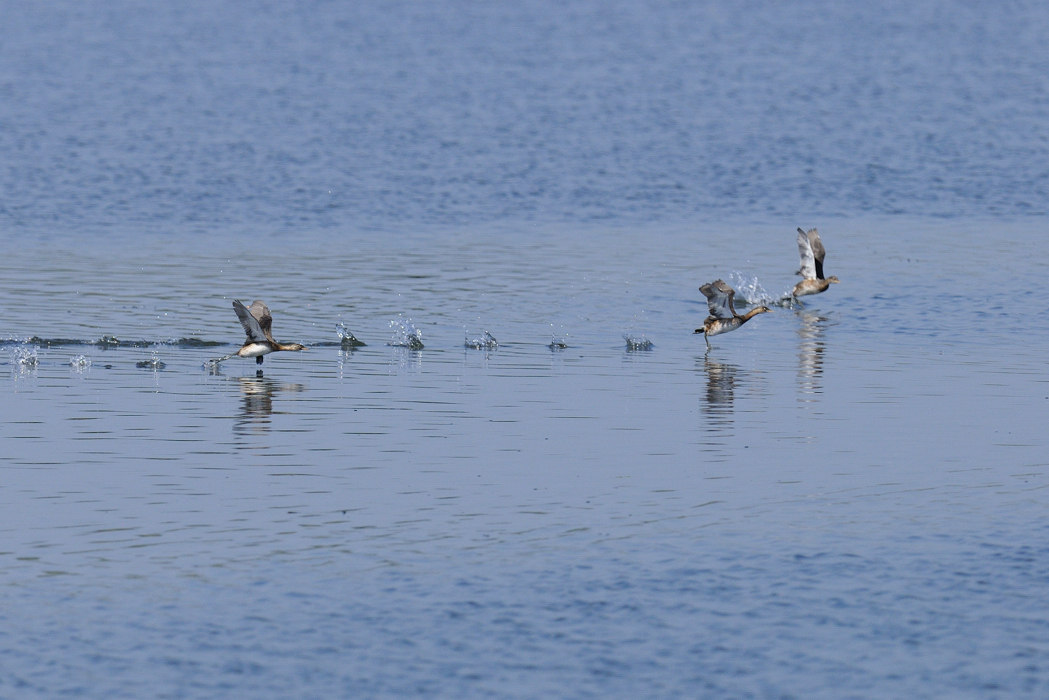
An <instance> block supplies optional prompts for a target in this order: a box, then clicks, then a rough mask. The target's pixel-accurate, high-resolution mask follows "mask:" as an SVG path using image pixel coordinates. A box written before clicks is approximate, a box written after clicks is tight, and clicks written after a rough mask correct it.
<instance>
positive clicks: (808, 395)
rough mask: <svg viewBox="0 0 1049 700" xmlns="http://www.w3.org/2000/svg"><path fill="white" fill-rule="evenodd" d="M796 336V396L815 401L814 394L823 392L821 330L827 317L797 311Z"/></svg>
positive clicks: (823, 346)
mask: <svg viewBox="0 0 1049 700" xmlns="http://www.w3.org/2000/svg"><path fill="white" fill-rule="evenodd" d="M798 320H800V321H801V324H800V325H799V326H798V336H799V337H800V338H801V343H800V344H799V345H798V388H799V389H800V391H801V393H800V395H799V397H798V400H799V402H801V403H815V402H816V400H817V399H816V395H817V394H822V393H823V351H824V349H825V343H824V341H823V332H824V330H826V327H827V318H826V317H824V316H820V315H819V314H817V313H814V312H811V311H799V312H798Z"/></svg>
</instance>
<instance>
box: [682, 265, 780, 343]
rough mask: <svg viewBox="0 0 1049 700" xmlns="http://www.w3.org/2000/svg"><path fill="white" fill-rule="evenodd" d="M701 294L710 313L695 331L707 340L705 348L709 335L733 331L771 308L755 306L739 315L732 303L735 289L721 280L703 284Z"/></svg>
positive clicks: (700, 289) (708, 341)
mask: <svg viewBox="0 0 1049 700" xmlns="http://www.w3.org/2000/svg"><path fill="white" fill-rule="evenodd" d="M699 291H701V292H703V296H705V297H706V298H707V306H708V307H710V315H709V316H707V319H706V320H705V321H703V327H702V328H697V329H696V333H702V334H703V337H704V339H705V340H706V341H707V350H708V351H709V350H710V336H712V335H720V334H722V333H728V332H729V331H734V330H736V329H737V328H739V327H740V326H742V325H743V324H744V323H746V322H747V321H749V320H750V319H752V318H754V317H755V316H757V315H758V314H767V313H769V312H770V311H772V309H770V308H769V307H767V306H755V307H754V308H753V309H751V310H750V311H748V312H747V313H745V314H743V315H742V316H740V315H739V314H737V313H736V307H735V306H733V304H732V299H733V297H735V296H736V290H734V289H733V288H732V287H730V286H728V285H727V284H725V283H724V282H723V281H721V280H717V281H715V282H711V283H710V284H704V285H703V286H702V287H700V288H699Z"/></svg>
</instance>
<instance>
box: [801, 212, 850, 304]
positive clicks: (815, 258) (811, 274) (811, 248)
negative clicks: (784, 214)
mask: <svg viewBox="0 0 1049 700" xmlns="http://www.w3.org/2000/svg"><path fill="white" fill-rule="evenodd" d="M798 252H799V253H800V254H801V269H799V270H798V272H797V274H799V275H801V276H802V277H804V278H805V279H803V280H802V281H800V282H798V283H797V284H796V285H794V290H793V291H792V292H791V296H792V297H794V300H795V301H797V299H798V297H803V296H806V295H808V294H819V293H820V292H825V291H827V287H829V286H830V285H831V283H832V282H833V283H834V284H837V283H838V282H839V280H838V278H837V277H835V276H834V275H831V276H830V277H827V278H824V277H823V259H824V258H825V257H827V251H826V250H825V249H824V248H823V242H822V241H821V240H820V234H819V233H817V231H816V229H814V228H813V229H809V232H808V233H805V232H804V231H802V230H801V228H800V227H799V228H798Z"/></svg>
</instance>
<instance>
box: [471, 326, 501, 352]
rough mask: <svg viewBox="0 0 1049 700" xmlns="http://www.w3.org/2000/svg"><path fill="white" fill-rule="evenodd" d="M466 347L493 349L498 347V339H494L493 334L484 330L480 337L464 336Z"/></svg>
mask: <svg viewBox="0 0 1049 700" xmlns="http://www.w3.org/2000/svg"><path fill="white" fill-rule="evenodd" d="M465 345H466V347H468V348H471V349H473V350H495V349H496V348H497V347H499V341H498V340H496V339H495V336H494V335H492V334H491V333H489V332H488V331H485V332H484V335H483V336H481V337H480V338H470V336H467V337H466V343H465Z"/></svg>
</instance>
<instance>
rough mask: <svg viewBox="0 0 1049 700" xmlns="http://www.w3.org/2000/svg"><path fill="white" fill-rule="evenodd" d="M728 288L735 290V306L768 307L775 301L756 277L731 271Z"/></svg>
mask: <svg viewBox="0 0 1049 700" xmlns="http://www.w3.org/2000/svg"><path fill="white" fill-rule="evenodd" d="M728 279H729V286H731V287H732V288H733V289H735V290H736V296H735V298H734V301H735V305H736V306H756V305H758V304H763V305H766V306H767V305H769V304H772V303H774V302H776V301H777V299H776V297H773V296H772V295H771V294H769V293H768V292H767V291H765V288H764V287H762V286H761V282H758V278H757V277H748V276H746V275H744V274H743V273H742V272H739V271H736V270H733V271H732V272H730V273H729V275H728Z"/></svg>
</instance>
